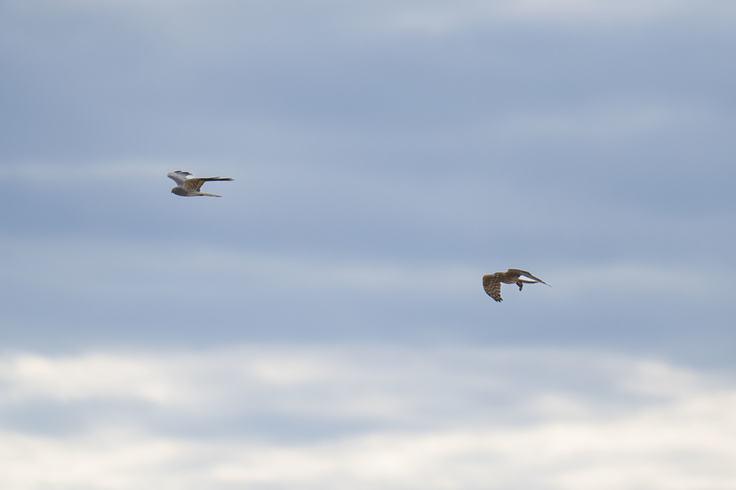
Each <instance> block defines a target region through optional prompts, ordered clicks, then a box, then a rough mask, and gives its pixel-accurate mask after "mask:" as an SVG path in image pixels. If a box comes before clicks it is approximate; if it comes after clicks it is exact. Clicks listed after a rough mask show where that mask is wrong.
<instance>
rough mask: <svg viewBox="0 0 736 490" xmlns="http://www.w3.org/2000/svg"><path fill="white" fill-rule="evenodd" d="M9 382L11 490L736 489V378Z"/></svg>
mask: <svg viewBox="0 0 736 490" xmlns="http://www.w3.org/2000/svg"><path fill="white" fill-rule="evenodd" d="M0 380H2V385H3V389H2V391H0V413H2V417H3V420H4V424H3V428H2V438H1V439H2V442H0V454H2V455H3V458H2V463H0V469H2V471H0V484H2V486H3V487H5V488H44V487H46V486H47V485H51V486H52V487H53V488H59V489H67V488H69V489H73V488H80V486H86V487H89V488H105V489H107V488H151V489H154V488H181V489H185V490H186V489H199V488H212V489H221V488H222V489H225V488H255V489H266V488H268V489H281V488H283V489H290V488H305V489H311V488H315V489H317V488H319V489H333V488H334V489H340V488H359V489H363V488H366V489H367V488H388V489H410V488H411V489H419V488H422V489H435V488H437V489H441V488H471V489H473V488H499V489H531V488H534V489H565V490H569V489H572V490H576V489H580V490H583V489H589V488H591V487H595V488H602V489H621V488H649V489H663V490H664V489H667V490H670V489H673V488H675V489H692V488H708V489H727V488H732V487H733V485H734V484H735V483H736V470H734V468H735V467H736V452H735V451H734V447H735V445H734V443H735V442H736V425H734V422H733V417H732V414H733V410H734V409H736V387H735V386H736V385H734V381H733V379H732V377H731V376H727V375H725V374H724V373H716V372H698V371H692V370H688V369H683V368H681V367H678V366H673V365H670V364H667V363H663V362H661V361H657V360H653V359H637V358H630V357H622V356H612V355H606V354H604V353H601V352H583V351H573V350H567V351H562V350H523V349H521V350H520V349H439V350H437V349H432V350H424V349H420V350H417V349H405V348H400V349H397V348H376V347H367V348H354V347H353V348H350V347H345V346H341V347H331V348H314V347H312V348H308V349H302V348H284V347H268V346H263V345H252V346H246V347H240V348H236V349H226V350H219V351H200V352H197V353H193V352H178V353H170V352H169V353H165V354H163V355H162V353H160V352H157V353H150V352H148V353H139V354H129V353H114V352H98V353H94V354H89V355H82V356H73V357H68V356H67V357H44V356H38V355H29V354H14V355H5V356H3V357H2V361H1V362H0ZM39 419H41V420H44V425H40V424H39V423H38V420H39Z"/></svg>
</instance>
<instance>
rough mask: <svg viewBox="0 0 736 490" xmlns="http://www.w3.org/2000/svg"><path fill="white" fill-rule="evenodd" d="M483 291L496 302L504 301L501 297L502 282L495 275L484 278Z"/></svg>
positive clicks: (487, 275)
mask: <svg viewBox="0 0 736 490" xmlns="http://www.w3.org/2000/svg"><path fill="white" fill-rule="evenodd" d="M483 289H485V290H486V293H488V296H490V297H491V298H493V299H495V300H496V301H499V302H500V301H503V298H502V297H501V280H500V279H499V278H497V277H496V275H495V274H486V275H485V276H483Z"/></svg>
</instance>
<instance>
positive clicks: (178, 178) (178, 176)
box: [167, 170, 192, 186]
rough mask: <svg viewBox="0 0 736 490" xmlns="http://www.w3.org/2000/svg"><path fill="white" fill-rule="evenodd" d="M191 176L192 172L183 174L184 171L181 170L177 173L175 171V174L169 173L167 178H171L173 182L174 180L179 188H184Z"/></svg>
mask: <svg viewBox="0 0 736 490" xmlns="http://www.w3.org/2000/svg"><path fill="white" fill-rule="evenodd" d="M189 175H192V174H191V173H190V172H183V171H181V170H177V171H175V172H169V173H168V174H167V176H168V177H169V178H170V179H171V180H173V181H174V182H176V184H177V185H178V186H183V185H184V181H186V180H187V177H188V176H189Z"/></svg>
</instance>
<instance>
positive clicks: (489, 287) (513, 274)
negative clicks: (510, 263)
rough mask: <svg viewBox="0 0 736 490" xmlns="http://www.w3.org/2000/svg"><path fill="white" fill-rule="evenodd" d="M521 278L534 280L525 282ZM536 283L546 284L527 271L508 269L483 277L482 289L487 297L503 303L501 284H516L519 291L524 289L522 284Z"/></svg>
mask: <svg viewBox="0 0 736 490" xmlns="http://www.w3.org/2000/svg"><path fill="white" fill-rule="evenodd" d="M521 276H524V277H528V278H529V279H534V280H533V281H526V280H524V279H520V277H521ZM537 282H541V283H542V284H547V283H546V282H544V281H543V280H541V279H540V278H538V277H534V276H533V275H531V274H530V273H528V272H527V271H523V270H521V269H509V270H507V271H506V272H494V273H493V274H486V275H485V276H483V289H485V290H486V293H488V296H490V297H491V298H493V299H495V300H496V301H503V298H502V297H501V283H504V284H516V285H517V286H519V291H521V288H523V287H524V284H534V283H537ZM547 286H549V284H547ZM549 287H552V286H549Z"/></svg>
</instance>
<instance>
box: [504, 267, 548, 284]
mask: <svg viewBox="0 0 736 490" xmlns="http://www.w3.org/2000/svg"><path fill="white" fill-rule="evenodd" d="M506 272H513V273H515V274H519V275H522V276H524V277H528V278H529V279H534V280H535V281H537V282H541V283H542V284H547V283H546V282H544V281H543V280H541V279H540V278H538V277H535V276H533V275H531V274H530V273H529V272H527V271H523V270H521V269H509V270H508V271H506ZM547 286H549V284H547ZM550 287H552V286H550Z"/></svg>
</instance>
